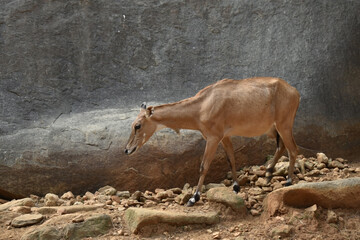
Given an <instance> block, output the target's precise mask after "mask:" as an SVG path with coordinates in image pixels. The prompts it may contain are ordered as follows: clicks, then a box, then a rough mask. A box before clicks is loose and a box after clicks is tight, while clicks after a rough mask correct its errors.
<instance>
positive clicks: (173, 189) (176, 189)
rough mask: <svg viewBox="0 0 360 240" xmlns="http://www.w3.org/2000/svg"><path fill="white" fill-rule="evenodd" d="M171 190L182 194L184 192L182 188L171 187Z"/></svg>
mask: <svg viewBox="0 0 360 240" xmlns="http://www.w3.org/2000/svg"><path fill="white" fill-rule="evenodd" d="M169 190H170V191H172V192H173V193H174V194H181V193H182V190H181V188H171V189H169Z"/></svg>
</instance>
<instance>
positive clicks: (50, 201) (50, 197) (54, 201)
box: [44, 193, 59, 207]
mask: <svg viewBox="0 0 360 240" xmlns="http://www.w3.org/2000/svg"><path fill="white" fill-rule="evenodd" d="M44 201H45V206H48V207H50V206H57V205H58V201H59V197H58V195H56V194H53V193H48V194H46V195H45V200H44Z"/></svg>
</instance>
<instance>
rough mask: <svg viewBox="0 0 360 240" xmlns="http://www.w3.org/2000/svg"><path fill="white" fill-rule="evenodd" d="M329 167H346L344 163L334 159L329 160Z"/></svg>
mask: <svg viewBox="0 0 360 240" xmlns="http://www.w3.org/2000/svg"><path fill="white" fill-rule="evenodd" d="M328 167H329V168H339V169H343V168H344V164H342V163H341V162H339V161H336V160H333V161H329V164H328Z"/></svg>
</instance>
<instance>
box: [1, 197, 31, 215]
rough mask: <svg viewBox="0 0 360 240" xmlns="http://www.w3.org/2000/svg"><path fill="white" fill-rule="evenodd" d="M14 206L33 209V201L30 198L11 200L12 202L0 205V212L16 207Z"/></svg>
mask: <svg viewBox="0 0 360 240" xmlns="http://www.w3.org/2000/svg"><path fill="white" fill-rule="evenodd" d="M16 206H27V207H33V206H34V201H33V200H32V199H31V198H22V199H18V200H13V201H10V202H7V203H3V204H1V205H0V212H1V211H5V210H7V209H9V208H11V207H16Z"/></svg>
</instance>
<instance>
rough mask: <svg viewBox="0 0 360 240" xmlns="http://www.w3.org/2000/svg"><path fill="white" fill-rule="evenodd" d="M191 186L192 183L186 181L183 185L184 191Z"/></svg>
mask: <svg viewBox="0 0 360 240" xmlns="http://www.w3.org/2000/svg"><path fill="white" fill-rule="evenodd" d="M189 188H190V183H185V184H184V187H183V191H187V190H188V189H189Z"/></svg>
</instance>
